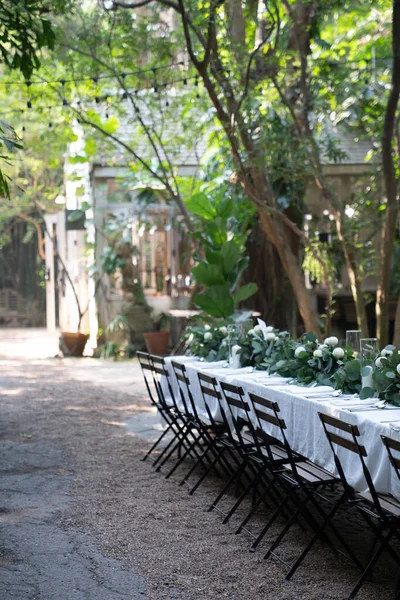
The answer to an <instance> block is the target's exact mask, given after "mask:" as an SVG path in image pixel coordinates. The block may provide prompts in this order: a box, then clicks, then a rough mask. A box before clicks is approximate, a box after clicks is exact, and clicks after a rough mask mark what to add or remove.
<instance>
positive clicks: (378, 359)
mask: <svg viewBox="0 0 400 600" xmlns="http://www.w3.org/2000/svg"><path fill="white" fill-rule="evenodd" d="M375 366H376V367H382V358H381V357H380V356H378V358H377V359H376V361H375Z"/></svg>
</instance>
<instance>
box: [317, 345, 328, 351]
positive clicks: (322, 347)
mask: <svg viewBox="0 0 400 600" xmlns="http://www.w3.org/2000/svg"><path fill="white" fill-rule="evenodd" d="M327 347H328V346H327V345H326V344H320V345H319V346H318V348H319V349H320V350H326V348H327Z"/></svg>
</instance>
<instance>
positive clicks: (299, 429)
mask: <svg viewBox="0 0 400 600" xmlns="http://www.w3.org/2000/svg"><path fill="white" fill-rule="evenodd" d="M172 361H176V362H178V363H184V364H185V367H186V374H187V377H188V379H189V382H190V389H191V393H192V396H193V399H194V402H195V404H196V408H197V411H198V413H199V415H203V416H204V417H207V412H206V408H205V403H204V399H203V397H202V393H201V390H200V384H199V379H198V373H199V372H202V373H206V374H207V375H210V376H212V377H215V379H216V380H217V381H225V382H229V383H231V384H233V385H237V386H241V387H242V388H243V390H244V392H245V393H246V394H248V393H249V392H252V393H254V394H258V395H260V396H263V397H265V398H268V399H269V400H272V401H274V402H277V403H278V405H279V408H280V414H281V416H282V418H283V419H284V421H285V423H286V426H287V430H286V436H287V439H288V442H289V444H290V445H291V447H292V449H293V450H295V451H296V452H299V453H300V454H302V455H303V456H305V457H306V458H308V459H310V460H312V461H313V462H315V463H316V464H318V465H320V466H322V467H324V468H325V469H327V470H328V471H329V472H331V473H333V474H336V467H335V464H334V460H333V454H332V451H331V448H330V447H329V444H328V441H327V439H326V437H325V434H324V431H323V428H322V425H321V421H320V419H319V416H318V413H319V412H321V413H326V414H330V415H332V416H334V417H337V418H339V419H341V420H343V421H346V422H348V423H351V424H356V425H357V426H358V429H359V431H360V434H361V437H360V441H361V443H363V444H364V446H365V448H366V451H367V454H368V456H367V458H366V459H365V460H366V464H367V466H368V469H369V471H370V473H371V475H372V479H373V482H374V485H375V487H376V489H377V491H379V492H381V493H385V494H387V493H390V494H393V495H394V496H395V497H397V498H400V481H399V479H398V478H397V475H396V473H395V471H394V469H393V468H392V466H391V464H390V461H389V457H388V454H387V451H386V449H385V447H384V445H383V443H382V440H381V434H385V435H388V436H390V437H392V438H394V439H398V440H400V407H399V408H397V407H393V406H389V405H386V406H385V408H383V409H380V408H377V407H375V406H374V404H375V403H376V399H370V400H360V399H359V398H358V397H357V396H345V395H342V394H339V393H338V392H335V390H334V389H333V388H331V387H328V386H315V387H304V386H300V385H294V384H293V383H290V381H289V380H287V379H285V378H283V377H280V376H277V375H271V376H270V375H268V374H267V373H266V372H265V371H256V370H254V369H253V368H250V367H245V368H240V369H232V368H230V367H229V366H228V367H227V366H226V363H225V361H220V362H217V363H211V362H205V361H204V362H203V361H201V360H199V359H198V358H196V357H193V356H173V357H167V358H166V359H165V363H166V367H167V369H168V372H169V374H170V385H171V387H172V391H173V393H174V396H175V398H176V399H177V402H178V404H179V403H180V402H181V400H180V393H179V386H178V382H177V380H176V378H175V376H174V372H173V367H172V364H171V363H172ZM207 404H208V406H209V408H210V409H211V412H212V414H213V416H214V418H216V419H217V420H218V419H220V418H221V407H220V405H219V403H218V401H217V400H215V399H210V400H209V401H207ZM265 428H266V431H267V433H270V434H272V435H276V434H277V431H276V429H275V430H274V429H273V426H272V425H269V424H265ZM338 453H339V456H340V458H341V460H342V463H343V466H344V468H345V472H346V476H347V479H348V482H349V484H350V485H351V486H353V487H354V488H355V489H356V490H358V491H365V490H366V489H367V485H366V482H365V479H364V476H363V472H362V468H361V464H360V460H359V457H358V456H357V455H355V454H353V453H352V452H350V451H348V450H346V449H344V448H339V449H338Z"/></svg>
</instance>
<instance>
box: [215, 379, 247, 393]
mask: <svg viewBox="0 0 400 600" xmlns="http://www.w3.org/2000/svg"><path fill="white" fill-rule="evenodd" d="M219 384H220V386H221V387H222V389H223V390H224V392H231V393H233V394H237V395H238V396H244V391H243V388H242V387H239V386H237V385H233V383H227V382H226V381H220V383H219Z"/></svg>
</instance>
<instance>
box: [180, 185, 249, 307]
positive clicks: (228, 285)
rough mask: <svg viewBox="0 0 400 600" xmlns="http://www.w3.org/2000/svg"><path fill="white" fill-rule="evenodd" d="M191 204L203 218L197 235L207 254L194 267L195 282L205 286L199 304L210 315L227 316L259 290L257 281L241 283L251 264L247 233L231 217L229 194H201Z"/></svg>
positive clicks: (193, 209)
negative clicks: (246, 244)
mask: <svg viewBox="0 0 400 600" xmlns="http://www.w3.org/2000/svg"><path fill="white" fill-rule="evenodd" d="M187 206H188V208H189V209H190V210H191V211H192V212H193V213H194V214H196V215H197V217H198V218H199V219H201V233H200V232H196V233H195V234H193V235H194V237H196V238H197V239H198V240H199V242H200V244H201V246H202V247H203V248H204V256H197V257H196V258H197V260H198V264H197V265H196V266H195V267H193V269H192V276H193V278H194V279H195V281H196V282H197V283H198V284H199V285H200V286H202V287H204V288H205V289H204V291H202V292H201V293H199V294H197V295H196V296H195V298H194V301H195V304H196V305H197V306H198V307H199V308H201V309H202V310H203V311H204V312H205V313H206V314H207V315H210V316H212V317H216V318H223V319H227V318H229V317H231V316H232V315H233V313H234V312H235V308H236V307H237V305H238V304H239V302H243V301H244V300H247V298H250V296H252V295H253V294H255V293H256V291H257V285H256V284H255V283H248V284H246V285H244V286H240V279H241V277H242V275H243V272H244V271H245V269H246V268H247V266H248V263H249V259H248V257H247V256H246V254H245V242H246V238H247V233H245V232H244V231H243V225H241V224H240V223H239V222H238V220H237V219H235V218H234V217H232V216H229V215H230V214H232V213H231V209H232V199H231V198H229V196H224V194H219V195H218V196H217V197H216V198H210V197H208V196H207V195H206V194H205V193H198V194H196V195H195V197H192V199H191V201H190V202H188V203H187Z"/></svg>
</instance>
